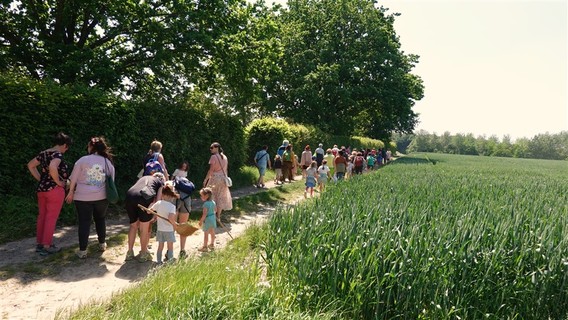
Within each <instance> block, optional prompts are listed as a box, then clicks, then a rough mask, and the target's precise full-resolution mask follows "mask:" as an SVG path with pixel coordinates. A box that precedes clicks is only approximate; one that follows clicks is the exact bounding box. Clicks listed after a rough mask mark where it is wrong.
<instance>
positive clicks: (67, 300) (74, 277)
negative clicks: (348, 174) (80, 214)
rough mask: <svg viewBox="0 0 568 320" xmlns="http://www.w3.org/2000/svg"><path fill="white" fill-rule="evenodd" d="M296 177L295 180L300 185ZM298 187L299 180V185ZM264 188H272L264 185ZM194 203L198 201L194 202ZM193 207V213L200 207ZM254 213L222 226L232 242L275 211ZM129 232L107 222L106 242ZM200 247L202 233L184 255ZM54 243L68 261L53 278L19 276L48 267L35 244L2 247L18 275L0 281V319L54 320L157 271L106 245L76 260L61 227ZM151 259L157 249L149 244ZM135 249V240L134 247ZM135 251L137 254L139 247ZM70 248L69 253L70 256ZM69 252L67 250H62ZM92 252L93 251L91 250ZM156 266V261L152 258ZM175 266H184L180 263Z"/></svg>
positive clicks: (221, 242) (220, 234)
mask: <svg viewBox="0 0 568 320" xmlns="http://www.w3.org/2000/svg"><path fill="white" fill-rule="evenodd" d="M300 179H301V176H300V177H296V180H300ZM300 181H301V180H300ZM267 187H274V184H273V183H272V182H271V183H267ZM261 190H262V189H256V188H254V187H245V188H240V189H238V190H232V195H233V198H238V197H242V196H245V195H249V194H252V193H256V192H259V191H261ZM196 202H197V201H196ZM200 205H201V204H200V203H195V204H194V205H193V208H194V209H195V208H196V207H197V208H199V207H200ZM258 209H259V210H258V211H257V212H254V213H250V214H247V215H244V216H242V217H240V218H238V219H234V218H232V219H231V221H230V222H226V223H225V226H226V227H227V228H228V229H229V230H230V234H231V235H232V236H233V237H238V236H239V235H240V234H242V233H243V232H244V231H245V230H246V228H247V227H248V226H250V225H251V224H253V223H261V222H262V221H264V220H266V218H267V217H268V216H269V215H270V214H271V212H272V211H273V210H274V208H270V207H259V208H258ZM127 230H128V219H127V217H126V214H125V215H124V216H123V217H121V218H119V219H118V220H107V237H111V236H113V235H116V234H119V233H126V232H127ZM230 240H231V238H230V237H229V234H228V233H227V232H226V230H224V229H222V228H218V229H217V237H216V247H217V248H218V249H222V248H223V247H224V246H225V245H226V244H227V242H229V241H230ZM202 241H203V233H202V232H201V231H198V232H196V233H195V234H194V235H192V236H190V237H188V238H187V243H186V251H187V252H188V254H189V256H190V257H194V256H198V255H200V254H201V253H199V252H197V248H198V247H199V246H200V245H201V243H202ZM54 243H55V244H56V245H57V246H60V247H62V248H63V249H64V250H63V252H62V253H58V255H67V256H66V257H65V258H64V259H62V260H63V261H62V262H61V263H60V264H61V265H60V266H59V265H58V267H57V268H58V269H60V270H59V271H58V272H55V273H56V274H55V275H49V274H48V275H42V274H38V273H37V272H33V271H32V272H18V271H17V270H19V269H24V270H25V268H32V269H33V268H34V266H36V265H40V264H42V263H49V262H48V261H44V260H46V258H45V257H42V256H40V255H39V254H38V253H36V252H35V238H27V239H23V240H20V241H15V242H10V243H6V244H3V245H0V267H6V266H9V267H13V268H14V269H15V270H16V273H15V274H14V275H13V276H11V277H9V278H8V279H4V278H0V319H53V318H54V317H55V315H56V314H57V313H58V312H62V311H63V312H65V311H69V310H73V309H75V308H77V306H79V305H81V304H85V303H88V302H90V301H96V300H106V299H108V298H109V297H111V296H112V294H113V293H115V292H118V291H120V290H122V289H125V288H127V287H129V286H131V285H135V284H136V283H138V282H139V281H140V280H142V279H144V277H145V276H146V275H147V274H148V272H149V271H150V270H152V269H153V268H155V263H154V262H144V263H140V262H138V261H136V260H134V261H128V262H125V261H124V257H125V254H126V244H124V245H114V246H113V245H109V248H108V249H107V250H106V251H105V252H94V251H93V252H91V251H89V256H88V258H87V259H84V260H83V259H79V258H77V257H76V256H75V250H77V247H78V239H77V228H76V227H74V226H73V227H64V228H58V229H57V230H56V235H55V240H54ZM96 243H97V241H96V232H95V231H94V225H93V229H92V231H91V237H90V239H89V244H90V246H96ZM150 244H151V245H152V250H151V251H153V252H154V255H155V251H156V248H157V243H156V242H155V238H152V239H151V241H150ZM138 245H139V242H138V240H137V243H136V246H138ZM136 246H135V248H134V252H135V253H138V251H139V250H140V248H139V247H136ZM70 248H73V250H70ZM66 249H67V250H66ZM91 250H92V249H91ZM178 254H179V236H178V238H177V242H176V243H175V250H174V255H175V257H176V258H177V256H178ZM154 260H155V258H154ZM178 263H183V262H179V261H178Z"/></svg>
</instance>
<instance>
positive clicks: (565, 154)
mask: <svg viewBox="0 0 568 320" xmlns="http://www.w3.org/2000/svg"><path fill="white" fill-rule="evenodd" d="M406 140H407V141H411V142H410V145H409V146H408V152H440V153H451V154H466V155H480V156H494V157H514V158H534V159H550V160H567V159H568V132H561V133H558V134H549V133H545V134H539V135H536V136H534V137H533V138H532V139H527V138H522V139H518V140H517V141H515V142H512V141H511V138H510V137H509V136H507V135H506V136H504V137H503V138H502V139H501V140H500V139H499V138H498V137H497V136H491V137H489V138H486V137H484V136H479V137H477V138H475V137H474V136H473V134H471V133H470V134H466V135H464V134H456V135H451V134H450V133H449V132H444V134H442V135H441V136H438V135H436V134H435V133H433V134H431V133H428V132H427V131H423V130H421V131H419V132H417V133H416V134H414V135H412V136H406Z"/></svg>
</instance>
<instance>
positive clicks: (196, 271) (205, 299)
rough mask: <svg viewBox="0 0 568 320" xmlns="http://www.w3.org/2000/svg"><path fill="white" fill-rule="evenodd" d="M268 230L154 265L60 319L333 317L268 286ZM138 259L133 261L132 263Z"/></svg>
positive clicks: (250, 231) (251, 230)
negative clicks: (136, 280) (264, 249)
mask: <svg viewBox="0 0 568 320" xmlns="http://www.w3.org/2000/svg"><path fill="white" fill-rule="evenodd" d="M265 237H266V229H264V230H263V229H262V228H260V227H258V226H253V227H250V228H249V229H248V230H247V232H246V234H245V236H243V237H239V238H238V239H236V240H235V241H233V242H231V244H230V245H229V247H228V248H226V249H223V250H219V251H217V252H215V253H210V254H208V255H207V256H204V257H202V258H199V259H189V260H186V261H183V262H178V263H175V264H171V265H165V266H163V267H160V268H157V269H155V272H153V273H152V274H150V275H149V276H148V278H147V279H145V280H144V281H143V282H142V283H141V284H140V285H138V286H135V287H132V288H129V289H127V290H124V291H122V292H120V293H117V294H115V295H114V296H113V297H112V298H111V299H110V301H108V302H104V303H99V304H98V303H92V304H89V305H85V306H83V307H82V308H80V309H79V310H76V311H74V312H73V313H68V312H65V311H61V312H59V314H58V315H57V317H56V318H58V319H89V320H91V319H188V320H191V319H196V320H197V319H199V320H202V319H223V320H231V319H282V320H289V319H298V320H303V319H322V320H331V319H337V318H338V317H339V316H338V315H339V313H338V312H337V311H333V310H332V311H327V312H316V311H312V310H310V311H298V310H297V309H292V306H291V303H290V301H289V299H286V297H281V296H278V295H276V294H275V291H273V290H272V288H271V287H270V285H266V281H265V280H266V274H265V271H266V269H265V267H264V262H263V261H264V260H263V259H262V257H261V249H260V243H263V242H265V241H266V240H265ZM134 263H137V262H134Z"/></svg>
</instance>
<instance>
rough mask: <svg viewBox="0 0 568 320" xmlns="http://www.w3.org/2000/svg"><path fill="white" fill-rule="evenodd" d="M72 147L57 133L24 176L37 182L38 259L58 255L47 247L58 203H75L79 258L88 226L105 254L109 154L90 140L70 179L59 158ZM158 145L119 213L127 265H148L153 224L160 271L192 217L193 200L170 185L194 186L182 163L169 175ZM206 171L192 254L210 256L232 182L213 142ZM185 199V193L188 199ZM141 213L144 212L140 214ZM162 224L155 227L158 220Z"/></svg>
mask: <svg viewBox="0 0 568 320" xmlns="http://www.w3.org/2000/svg"><path fill="white" fill-rule="evenodd" d="M72 144H73V140H72V139H71V137H69V136H68V135H67V134H65V133H58V134H57V135H56V136H55V137H54V139H53V146H52V147H50V148H48V149H45V150H43V151H41V152H39V154H38V155H37V156H36V157H34V158H33V159H32V160H30V161H29V162H28V169H29V171H30V173H31V175H32V176H33V177H34V179H35V180H37V181H38V185H37V188H36V194H37V201H38V210H39V213H38V219H37V226H36V234H37V236H36V252H38V253H39V254H40V255H42V256H47V255H50V254H53V253H57V252H59V251H60V250H61V248H59V247H57V246H56V245H55V244H54V243H53V235H54V232H55V226H56V223H57V219H58V217H59V214H60V212H61V209H62V207H63V203H64V202H67V203H69V204H71V203H73V204H74V205H75V209H76V210H75V211H76V213H77V220H78V242H79V250H78V251H77V256H78V257H79V258H81V259H85V258H87V255H88V250H87V249H88V248H87V247H88V239H89V233H90V230H91V225H92V222H93V221H94V223H95V230H96V233H97V240H98V245H97V248H96V250H98V251H105V250H106V248H107V243H106V214H107V209H108V206H109V199H108V194H107V192H108V191H107V189H108V187H109V183H112V181H114V178H115V167H114V162H113V154H112V150H111V148H110V146H109V145H108V144H107V141H106V140H105V138H104V137H102V136H96V137H92V138H91V139H89V141H88V142H87V154H86V155H85V156H83V157H81V158H80V159H79V160H77V162H75V165H74V166H73V170H72V172H69V166H68V165H67V164H66V162H65V161H64V159H63V154H64V153H65V152H66V151H68V150H69V148H70V147H71V146H72ZM161 151H162V143H160V142H159V141H153V142H152V143H151V144H150V149H149V151H148V153H147V154H146V155H145V156H144V158H143V160H142V161H141V167H142V169H141V170H140V173H139V175H138V180H137V181H136V182H135V183H134V185H132V187H130V188H129V189H128V191H127V193H126V198H125V208H126V212H127V213H128V217H129V222H130V229H129V232H128V244H127V250H126V256H125V260H126V261H129V260H133V259H136V260H138V261H140V262H145V261H152V260H154V258H153V257H152V253H151V252H150V250H149V249H151V247H150V245H149V240H150V236H151V231H152V224H153V223H154V222H156V221H157V231H156V240H157V242H158V248H157V252H156V262H157V263H159V264H160V263H162V253H163V249H164V246H167V247H166V252H165V255H164V260H165V261H174V260H175V259H174V253H173V243H174V242H175V241H176V234H175V232H174V229H175V228H174V225H175V224H176V223H184V222H187V221H188V219H189V213H190V212H191V197H190V195H189V194H186V193H184V192H183V191H182V189H181V188H178V187H176V184H178V186H179V184H186V183H187V185H191V186H193V184H192V183H190V182H189V180H187V172H188V163H187V162H185V161H184V162H183V163H181V164H180V166H179V167H178V168H177V169H175V171H174V172H173V174H171V175H169V174H168V170H167V167H166V163H165V159H164V156H163V155H162V153H161ZM209 152H210V158H209V170H208V171H207V173H206V176H205V180H204V181H203V186H204V187H203V189H202V190H200V192H199V194H200V197H201V199H202V200H203V201H204V206H203V213H202V217H201V219H200V220H199V225H200V226H201V228H202V230H203V233H204V242H203V246H201V247H200V248H199V249H198V250H199V251H201V252H206V251H209V250H214V248H215V232H214V231H215V228H217V222H218V221H219V222H220V219H221V213H222V211H223V210H231V209H232V207H233V205H232V198H231V193H230V190H229V187H230V178H229V177H228V176H227V169H228V158H227V156H226V155H225V154H224V152H223V149H222V147H221V145H220V144H219V143H218V142H214V143H212V144H211V146H210V147H209ZM187 192H190V191H187ZM145 208H146V209H145ZM160 217H161V218H163V219H158V218H160ZM137 236H138V237H139V238H140V248H141V249H140V252H139V253H138V254H137V255H135V254H134V243H135V241H136V237H137ZM179 238H180V252H179V255H178V257H179V258H184V257H186V256H187V252H186V250H185V244H186V239H187V236H182V235H180V236H179Z"/></svg>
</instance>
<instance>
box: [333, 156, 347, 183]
mask: <svg viewBox="0 0 568 320" xmlns="http://www.w3.org/2000/svg"><path fill="white" fill-rule="evenodd" d="M333 162H334V165H335V176H336V177H337V180H343V178H344V177H345V172H347V159H345V152H344V151H343V150H339V153H338V154H337V157H335V159H334V160H333Z"/></svg>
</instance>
